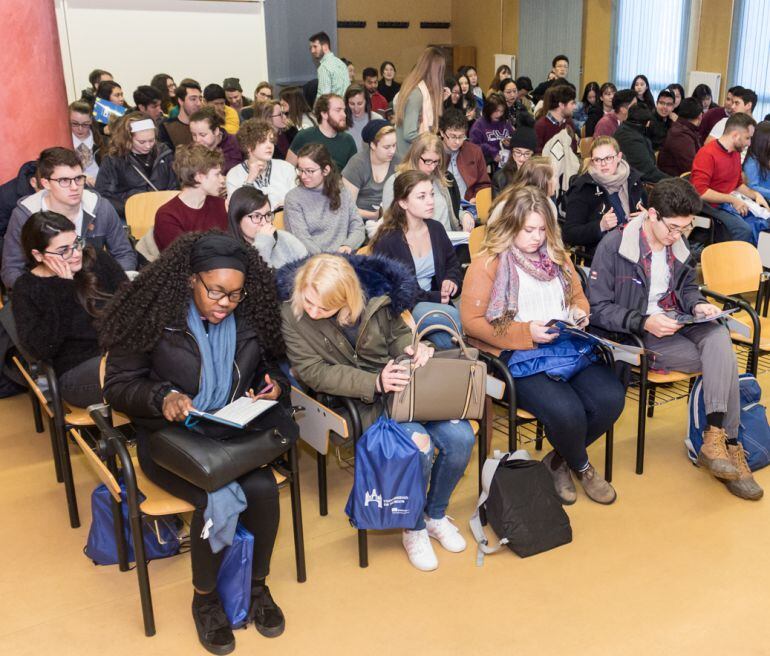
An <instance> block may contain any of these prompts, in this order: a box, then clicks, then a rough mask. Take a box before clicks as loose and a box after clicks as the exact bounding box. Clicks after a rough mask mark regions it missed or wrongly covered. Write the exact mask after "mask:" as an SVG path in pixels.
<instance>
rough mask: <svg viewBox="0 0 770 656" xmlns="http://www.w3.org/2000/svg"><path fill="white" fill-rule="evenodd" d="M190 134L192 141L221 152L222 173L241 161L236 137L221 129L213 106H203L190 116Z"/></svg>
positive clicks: (219, 119)
mask: <svg viewBox="0 0 770 656" xmlns="http://www.w3.org/2000/svg"><path fill="white" fill-rule="evenodd" d="M190 135H191V136H192V140H193V143H196V144H199V145H201V146H205V147H206V148H208V149H209V150H217V151H219V152H221V153H222V158H223V161H224V164H223V166H222V173H223V174H227V172H228V171H229V170H230V169H231V168H233V167H234V166H237V165H238V164H240V163H241V162H242V161H243V155H242V154H241V147H240V146H239V145H238V139H236V138H235V137H234V136H233V135H232V134H229V133H228V132H226V131H225V130H224V129H223V125H222V117H221V116H220V115H219V114H218V113H217V110H216V109H214V108H213V107H204V108H203V109H199V110H198V111H197V112H195V113H194V114H193V115H192V116H190Z"/></svg>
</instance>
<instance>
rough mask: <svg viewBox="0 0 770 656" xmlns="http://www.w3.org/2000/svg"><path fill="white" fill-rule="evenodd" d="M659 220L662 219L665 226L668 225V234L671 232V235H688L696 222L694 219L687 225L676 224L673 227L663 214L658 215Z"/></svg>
mask: <svg viewBox="0 0 770 656" xmlns="http://www.w3.org/2000/svg"><path fill="white" fill-rule="evenodd" d="M658 221H660V222H661V223H662V224H663V225H664V226H666V230H668V234H670V235H686V234H688V233H689V232H690V231H691V230H692V229H693V227H694V226H695V224H694V223H693V222H692V221H690V223H688V224H687V225H686V226H682V227H679V226H674V227H673V228H672V227H671V226H670V225H669V224H668V221H666V219H664V218H663V217H662V216H659V217H658Z"/></svg>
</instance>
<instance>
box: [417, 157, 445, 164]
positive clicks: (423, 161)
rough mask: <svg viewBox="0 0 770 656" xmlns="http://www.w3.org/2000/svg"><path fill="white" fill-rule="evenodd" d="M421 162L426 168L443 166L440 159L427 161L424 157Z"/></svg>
mask: <svg viewBox="0 0 770 656" xmlns="http://www.w3.org/2000/svg"><path fill="white" fill-rule="evenodd" d="M420 161H421V162H422V163H423V164H425V166H438V165H439V164H441V160H440V159H425V158H424V157H420Z"/></svg>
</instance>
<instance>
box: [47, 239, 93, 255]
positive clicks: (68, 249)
mask: <svg viewBox="0 0 770 656" xmlns="http://www.w3.org/2000/svg"><path fill="white" fill-rule="evenodd" d="M85 245H86V242H85V239H83V238H82V237H78V238H77V239H75V241H74V242H73V243H72V245H71V246H64V247H62V248H60V249H59V250H58V251H43V252H44V253H48V255H58V256H59V257H60V258H61V259H62V260H69V259H70V258H71V257H72V256H73V255H74V254H75V252H76V251H82V250H83V248H84V247H85Z"/></svg>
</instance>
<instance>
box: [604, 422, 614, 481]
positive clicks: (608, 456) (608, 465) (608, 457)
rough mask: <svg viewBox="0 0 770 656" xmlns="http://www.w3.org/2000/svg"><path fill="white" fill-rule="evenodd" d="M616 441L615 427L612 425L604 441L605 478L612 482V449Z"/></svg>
mask: <svg viewBox="0 0 770 656" xmlns="http://www.w3.org/2000/svg"><path fill="white" fill-rule="evenodd" d="M614 442H615V427H614V426H610V429H609V430H608V431H607V437H606V438H605V442H604V480H606V481H607V482H608V483H612V457H613V454H612V451H613V446H614Z"/></svg>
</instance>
